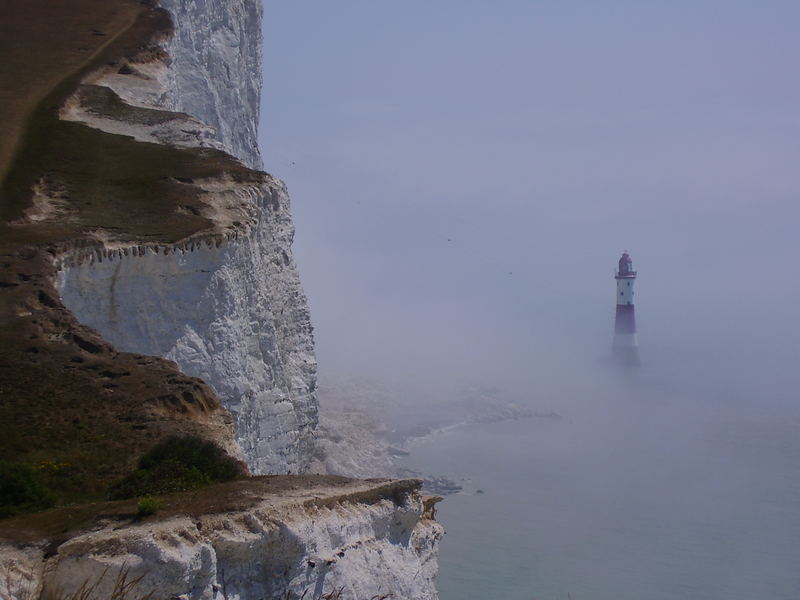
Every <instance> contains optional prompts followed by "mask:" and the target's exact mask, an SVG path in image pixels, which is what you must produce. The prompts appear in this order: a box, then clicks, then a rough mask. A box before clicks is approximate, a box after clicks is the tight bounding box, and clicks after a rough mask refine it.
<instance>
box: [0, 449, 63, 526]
mask: <svg viewBox="0 0 800 600" xmlns="http://www.w3.org/2000/svg"><path fill="white" fill-rule="evenodd" d="M53 504H55V496H54V495H53V492H52V491H50V489H49V488H48V487H47V485H46V484H45V482H44V478H43V477H42V474H41V473H40V472H38V471H37V470H36V469H34V468H33V467H31V466H30V465H24V464H14V463H10V462H8V461H6V460H0V518H2V517H10V516H12V515H16V514H20V513H26V512H33V511H36V510H44V509H45V508H50V507H51V506H53Z"/></svg>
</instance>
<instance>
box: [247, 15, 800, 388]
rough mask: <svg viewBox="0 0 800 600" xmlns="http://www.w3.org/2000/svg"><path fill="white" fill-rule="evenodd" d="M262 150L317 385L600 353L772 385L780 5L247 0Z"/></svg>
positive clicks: (777, 277) (784, 49) (784, 360)
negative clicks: (620, 265) (620, 324)
mask: <svg viewBox="0 0 800 600" xmlns="http://www.w3.org/2000/svg"><path fill="white" fill-rule="evenodd" d="M264 12H265V17H264V89H263V99H262V110H261V125H260V144H261V147H262V152H263V155H264V163H265V168H266V170H267V171H269V172H270V173H272V174H273V175H275V176H277V177H279V178H281V179H283V180H284V181H285V182H286V184H287V185H288V188H289V192H290V194H291V198H292V206H293V215H294V221H295V225H296V228H297V233H296V237H295V244H294V251H295V258H296V260H297V263H298V267H299V269H300V274H301V279H302V281H303V285H304V288H305V291H306V293H307V295H308V297H309V303H310V307H311V313H312V320H313V323H314V326H315V336H316V343H317V354H318V360H319V366H320V373H321V374H322V375H324V374H326V373H339V372H348V373H358V374H375V375H386V376H395V377H400V378H407V379H411V380H413V379H415V378H418V379H430V380H436V379H440V380H441V379H447V380H461V379H463V380H465V381H467V380H476V381H477V380H482V381H487V382H492V383H501V384H502V382H515V383H518V384H521V385H525V381H538V380H542V379H545V378H553V377H571V376H574V374H575V373H576V372H578V373H580V372H581V370H582V369H583V367H584V366H585V365H588V364H591V363H592V362H593V361H595V360H596V359H597V357H600V356H603V355H606V354H608V352H609V348H610V343H611V335H612V331H613V315H614V297H615V296H614V295H615V283H614V280H613V269H614V268H615V266H616V262H617V260H618V258H619V256H620V254H621V252H622V251H623V250H628V251H629V252H630V253H631V256H632V258H633V261H634V267H635V268H636V269H637V270H638V272H639V278H638V281H637V284H636V285H637V300H636V311H637V321H638V329H639V339H640V347H641V355H642V359H643V361H644V362H645V365H649V366H650V367H653V366H654V365H658V366H659V367H662V368H663V371H664V373H669V374H671V375H670V376H674V377H680V376H691V377H694V378H696V379H697V378H700V379H702V378H703V377H704V376H706V375H707V376H708V377H711V378H716V379H720V378H729V379H730V380H731V381H737V382H741V383H742V385H744V386H749V387H748V389H751V390H761V391H763V390H765V389H769V390H770V391H771V392H774V393H776V394H779V395H780V394H783V395H791V396H793V397H796V394H795V393H794V392H793V391H792V390H793V389H797V388H796V384H798V383H800V375H798V374H797V373H796V372H795V371H796V364H797V357H798V355H800V343H798V340H800V316H798V306H799V305H800V303H798V298H800V283H798V281H799V280H800V279H799V278H798V275H797V273H798V268H797V265H796V264H795V263H796V262H797V260H798V257H799V256H800V252H798V251H799V250H800V240H799V238H798V226H799V225H800V208H798V203H797V198H798V193H799V192H800V168H798V164H799V163H800V161H799V160H798V159H800V110H799V109H798V107H800V78H798V76H797V74H796V70H797V58H798V56H800V36H798V35H797V23H798V22H800V3H797V2H795V1H781V0H770V1H768V2H756V1H754V0H753V1H746V2H745V1H737V0H724V1H712V0H691V1H689V0H685V1H675V0H670V1H657V0H652V1H646V2H642V1H641V0H636V1H616V0H610V1H604V2H597V1H596V0H593V1H563V0H558V1H556V0H550V1H533V0H527V1H522V0H501V1H495V2H488V1H472V0H458V1H456V0H435V1H431V0H427V1H424V2H422V1H418V0H407V1H404V2H386V1H383V0H373V1H366V0H362V1H360V2H359V1H354V0H338V1H337V2H329V1H310V0H309V1H297V0H295V1H289V0H266V1H265V11H264Z"/></svg>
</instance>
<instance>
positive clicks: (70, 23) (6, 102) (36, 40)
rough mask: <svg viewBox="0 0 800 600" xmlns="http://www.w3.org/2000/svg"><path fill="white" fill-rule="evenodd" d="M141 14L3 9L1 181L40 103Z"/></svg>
mask: <svg viewBox="0 0 800 600" xmlns="http://www.w3.org/2000/svg"><path fill="white" fill-rule="evenodd" d="M143 10H144V7H143V6H142V4H141V3H140V2H138V1H137V0H116V1H113V0H70V1H69V2H53V1H52V0H24V1H16V2H11V1H8V2H3V3H2V18H1V19H0V56H2V57H3V60H2V61H0V131H2V132H3V135H2V136H0V178H2V176H3V174H4V173H5V172H6V169H7V167H8V164H9V163H10V162H11V160H12V157H13V155H14V150H15V149H16V147H17V144H18V142H19V140H20V138H21V137H22V133H23V131H24V129H25V127H26V124H27V122H28V119H29V118H30V116H31V114H32V112H33V110H34V109H35V107H36V106H37V105H38V104H39V102H41V101H42V99H43V98H44V97H45V96H47V95H48V94H49V93H50V92H51V90H52V89H53V88H54V87H55V86H56V85H58V83H59V82H61V81H62V80H63V79H64V78H65V77H66V76H67V75H69V74H70V73H73V72H75V71H76V70H78V69H79V68H80V67H81V66H83V65H85V64H86V63H87V62H89V61H90V60H92V58H93V57H94V55H95V54H96V53H98V52H99V51H100V50H101V49H102V48H103V47H104V46H105V45H107V44H108V43H109V42H110V41H111V40H113V39H114V38H115V37H116V36H117V35H118V34H119V33H120V32H121V31H123V30H125V29H127V28H128V27H130V25H131V24H132V23H133V21H134V20H135V19H136V18H137V16H138V15H139V14H140V13H141V12H142V11H143Z"/></svg>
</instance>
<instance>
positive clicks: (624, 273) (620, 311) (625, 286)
mask: <svg viewBox="0 0 800 600" xmlns="http://www.w3.org/2000/svg"><path fill="white" fill-rule="evenodd" d="M614 279H616V280H617V316H616V320H615V323H614V344H613V345H612V353H613V355H614V359H615V360H616V362H617V363H618V364H620V365H625V366H631V367H636V366H639V342H638V341H637V339H636V316H635V314H634V308H633V307H634V302H633V284H634V283H636V271H634V270H633V261H632V260H631V257H630V255H629V254H628V253H627V251H626V252H623V253H622V258H620V259H619V268H618V269H617V271H615V272H614Z"/></svg>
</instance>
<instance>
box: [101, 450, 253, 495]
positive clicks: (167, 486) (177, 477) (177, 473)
mask: <svg viewBox="0 0 800 600" xmlns="http://www.w3.org/2000/svg"><path fill="white" fill-rule="evenodd" d="M243 474H244V468H243V467H242V465H241V463H240V462H239V461H237V460H235V459H234V458H232V457H230V456H228V455H227V454H226V453H225V451H224V450H223V449H222V448H220V447H219V446H217V445H216V444H215V443H214V442H211V441H208V440H203V439H201V438H198V437H194V436H187V437H172V438H168V439H166V440H164V441H162V442H160V443H158V444H157V445H156V446H154V447H153V448H152V449H150V450H149V451H148V452H146V453H145V454H144V455H142V457H141V458H140V459H139V468H138V469H137V470H136V471H134V472H133V473H131V474H130V475H128V476H127V477H125V478H123V479H121V480H120V481H118V482H117V483H115V484H114V485H112V486H111V488H110V490H109V496H110V497H111V498H112V499H120V498H133V497H135V496H146V495H150V494H167V493H170V492H180V491H183V490H190V489H195V488H198V487H202V486H204V485H208V484H210V483H216V482H220V481H230V480H231V479H236V478H237V477H239V476H241V475H243Z"/></svg>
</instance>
